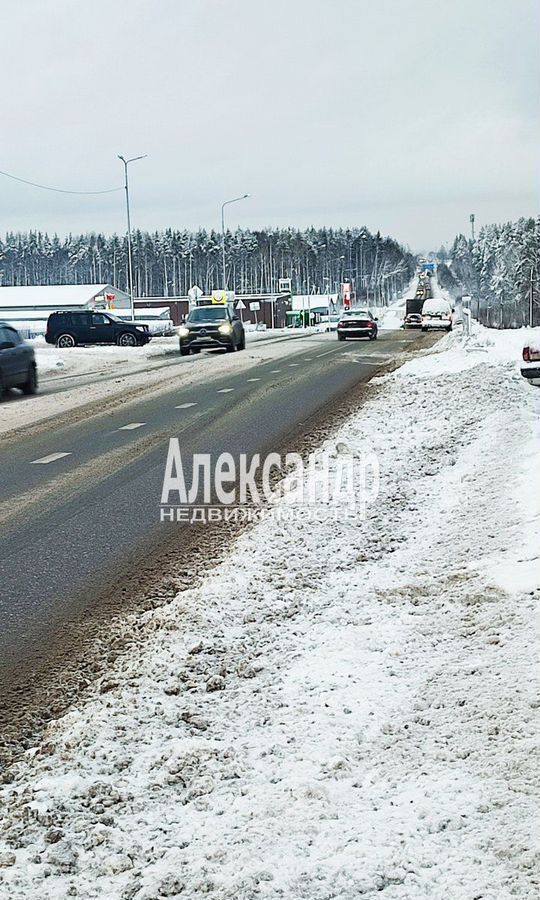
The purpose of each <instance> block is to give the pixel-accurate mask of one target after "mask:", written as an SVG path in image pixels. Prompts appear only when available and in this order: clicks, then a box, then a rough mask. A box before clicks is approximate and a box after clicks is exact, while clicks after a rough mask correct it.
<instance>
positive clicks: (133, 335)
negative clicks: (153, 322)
mask: <svg viewBox="0 0 540 900" xmlns="http://www.w3.org/2000/svg"><path fill="white" fill-rule="evenodd" d="M45 340H46V341H47V343H48V344H56V346H57V347H75V346H76V344H118V346H119V347H140V346H142V345H143V344H147V343H148V341H149V340H150V333H149V331H148V325H135V324H134V323H133V322H123V321H122V319H119V318H117V316H113V315H112V314H111V313H108V312H101V311H99V310H92V309H81V310H78V309H77V310H74V309H72V310H66V311H65V312H53V313H51V315H50V316H49V318H48V320H47V331H46V333H45Z"/></svg>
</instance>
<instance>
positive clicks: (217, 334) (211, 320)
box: [178, 304, 246, 356]
mask: <svg viewBox="0 0 540 900" xmlns="http://www.w3.org/2000/svg"><path fill="white" fill-rule="evenodd" d="M178 333H179V336H180V353H181V354H182V356H187V354H188V353H199V351H200V350H211V349H215V348H219V347H221V348H222V349H224V350H228V351H229V352H231V351H233V350H245V348H246V336H245V333H244V326H243V325H242V322H241V321H240V319H239V318H238V316H237V315H236V314H235V313H234V312H233V311H231V310H230V309H229V307H228V306H225V304H223V305H221V304H216V305H214V306H197V307H196V308H195V309H192V310H191V312H190V314H189V315H188V317H187V319H186V321H185V322H184V324H183V325H181V326H180V328H179V331H178Z"/></svg>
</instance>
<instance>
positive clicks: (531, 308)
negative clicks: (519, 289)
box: [529, 264, 534, 328]
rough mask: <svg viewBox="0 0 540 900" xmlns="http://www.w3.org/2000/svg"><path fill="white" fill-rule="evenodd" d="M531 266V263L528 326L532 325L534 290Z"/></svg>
mask: <svg viewBox="0 0 540 900" xmlns="http://www.w3.org/2000/svg"><path fill="white" fill-rule="evenodd" d="M533 285H534V282H533V267H532V264H531V283H530V286H529V327H530V328H532V327H533V318H534V308H533V307H534V292H533Z"/></svg>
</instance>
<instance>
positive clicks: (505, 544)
mask: <svg viewBox="0 0 540 900" xmlns="http://www.w3.org/2000/svg"><path fill="white" fill-rule="evenodd" d="M490 336H491V333H490ZM477 339H478V340H479V341H480V343H482V340H483V338H482V335H481V333H480V336H479V337H478V338H477ZM511 341H512V339H511V338H510V339H509V342H507V343H506V344H505V341H504V338H503V337H502V336H501V334H500V333H499V334H498V336H497V339H496V340H495V341H494V342H492V343H485V344H483V345H482V346H483V351H482V352H481V353H479V352H475V351H471V352H468V351H467V350H464V349H463V348H462V347H461V346H460V344H459V342H458V341H457V340H456V336H455V335H449V336H448V338H445V339H444V342H441V344H442V345H443V348H442V350H441V349H438V350H437V352H434V353H431V354H429V355H426V356H424V357H423V358H419V359H417V360H414V361H412V362H411V363H409V364H408V365H407V366H404V367H403V368H402V369H401V370H398V371H396V372H394V373H392V374H391V375H389V376H385V377H384V378H379V379H377V386H376V391H375V396H374V398H373V399H372V400H371V401H370V402H368V403H366V404H365V405H364V406H363V407H362V409H361V410H360V411H359V413H358V415H357V416H355V417H354V418H353V419H351V420H350V421H349V422H348V423H347V424H346V425H345V426H344V427H343V428H342V429H340V431H339V433H338V434H336V435H335V437H334V438H333V439H332V441H331V442H329V444H328V447H329V448H333V447H334V445H335V444H337V443H338V442H339V444H340V452H348V451H347V448H348V449H349V451H350V452H352V453H354V452H358V451H359V450H360V449H362V448H371V449H372V450H373V451H375V452H376V453H377V454H378V457H379V462H380V468H381V493H380V496H379V499H378V501H377V503H376V504H374V505H372V506H371V507H370V508H369V512H368V516H367V518H366V520H365V521H362V520H360V519H358V520H354V521H352V522H351V521H346V522H337V523H335V522H333V521H332V522H331V524H330V525H329V524H328V522H327V523H324V522H323V523H321V522H302V523H301V524H298V523H296V524H295V523H293V522H289V523H285V524H277V523H274V522H272V521H270V522H265V523H264V524H262V525H260V526H256V527H254V528H252V529H251V530H250V531H249V532H246V533H244V535H243V536H242V537H241V538H240V539H239V541H238V543H237V547H236V550H235V551H234V552H233V554H232V556H231V557H230V559H229V560H228V561H227V562H226V563H223V564H222V565H221V566H219V567H218V568H217V569H216V570H215V571H214V572H213V573H212V574H211V575H210V576H209V577H207V578H206V579H205V581H204V583H203V585H202V586H201V587H200V588H196V589H192V590H189V591H184V592H182V593H180V594H179V595H178V597H177V599H176V600H175V601H174V602H173V603H172V604H170V605H169V606H168V607H166V608H162V609H159V610H155V611H153V612H148V613H146V614H145V615H144V616H141V617H139V618H138V619H132V620H131V621H128V622H126V623H125V628H126V629H128V630H130V631H132V632H134V633H135V634H137V635H138V636H139V638H140V640H139V642H138V648H137V651H136V652H133V653H131V654H128V655H126V656H125V657H124V658H123V660H122V661H121V662H119V664H118V666H117V667H116V669H115V670H114V671H112V672H111V673H109V674H108V675H107V676H106V677H105V678H103V679H102V680H101V682H100V684H99V685H97V686H96V688H95V690H94V691H93V692H92V694H91V696H90V699H89V701H88V702H87V703H86V704H85V705H82V706H81V707H80V708H77V709H73V710H72V711H71V712H70V713H69V714H68V715H67V716H65V717H64V718H63V719H61V720H60V721H58V722H56V723H53V724H52V725H51V726H50V727H49V729H48V733H47V734H46V736H45V738H44V740H43V741H42V742H41V743H40V745H39V746H38V747H36V748H35V749H34V750H33V751H32V752H29V753H28V754H27V757H26V758H25V759H24V760H23V761H22V762H21V763H20V764H19V765H18V766H17V767H15V768H14V770H13V771H12V772H10V773H8V774H6V776H5V780H6V781H7V783H6V784H4V786H3V787H2V790H1V796H0V808H1V809H2V810H3V821H2V840H1V842H0V895H2V896H6V897H8V896H9V897H10V900H23V898H25V900H26V898H28V897H39V898H40V900H53V898H55V900H56V898H58V897H68V896H77V897H79V898H85V900H86V898H98V897H99V898H105V897H106V898H107V900H117V898H118V900H120V898H121V900H132V898H136V900H155V898H161V897H169V896H182V897H183V896H185V897H189V898H190V900H195V898H199V897H203V896H205V897H206V896H210V897H212V898H215V900H233V898H234V900H248V898H249V900H251V898H255V897H264V898H272V900H273V898H276V900H277V898H279V897H281V898H291V900H300V898H302V900H330V898H336V900H337V898H339V900H358V898H359V897H362V896H366V897H375V896H379V894H380V893H382V892H384V897H385V898H388V900H416V898H418V900H420V898H426V900H427V898H429V900H448V898H452V900H470V898H472V897H477V898H480V897H482V898H483V900H505V898H510V897H520V898H521V900H528V898H531V900H532V898H533V897H536V896H537V888H538V874H539V873H538V865H537V860H538V856H537V854H538V847H537V841H536V838H533V831H534V829H535V825H536V824H537V822H536V816H537V806H536V800H535V792H536V793H537V790H538V784H537V782H538V778H537V773H535V769H534V766H533V760H532V753H531V751H532V749H533V747H534V741H535V734H536V732H537V719H538V712H537V711H538V706H539V704H538V700H537V693H536V687H537V685H536V684H535V678H536V671H535V661H536V659H535V655H536V645H535V638H534V629H535V626H536V624H537V610H538V600H539V598H540V590H539V572H538V544H537V541H536V544H535V542H534V540H533V538H536V536H537V535H538V528H539V525H540V505H539V503H538V496H537V494H536V493H535V491H537V490H538V489H537V488H536V487H535V485H536V482H537V472H536V469H535V462H534V460H535V455H536V456H537V454H538V449H539V435H538V429H537V423H538V414H539V412H540V391H535V390H532V389H531V388H530V387H529V386H528V385H527V384H525V383H524V382H523V379H521V378H520V377H518V376H517V375H516V372H515V370H514V369H513V367H512V363H511V362H506V363H505V364H503V365H501V364H500V363H499V362H497V357H498V356H500V355H504V357H505V358H506V359H507V360H511V358H512V356H513V349H511V348H509V346H507V344H509V343H511ZM441 344H439V348H440V347H441ZM505 347H506V349H505ZM534 546H535V547H536V549H534ZM533 556H535V559H534V560H533ZM519 557H523V558H524V561H525V562H527V565H529V564H530V565H529V568H528V569H527V567H525V568H523V569H522V570H521V571H520V572H519V577H516V579H514V578H513V577H512V576H511V573H512V570H513V566H514V564H515V562H516V560H517V559H518V558H519ZM533 562H535V563H536V565H535V566H533V565H532V563H533ZM185 564H186V566H188V565H189V560H186V561H185ZM501 566H502V568H501ZM2 892H3V893H2Z"/></svg>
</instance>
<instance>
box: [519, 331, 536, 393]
mask: <svg viewBox="0 0 540 900" xmlns="http://www.w3.org/2000/svg"><path fill="white" fill-rule="evenodd" d="M522 356H523V362H524V365H523V366H522V367H521V374H522V375H523V377H524V378H526V379H527V381H528V382H529V384H535V385H537V386H538V387H540V339H539V338H536V340H533V339H531V340H530V341H529V342H528V343H527V344H525V346H524V348H523V354H522Z"/></svg>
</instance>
